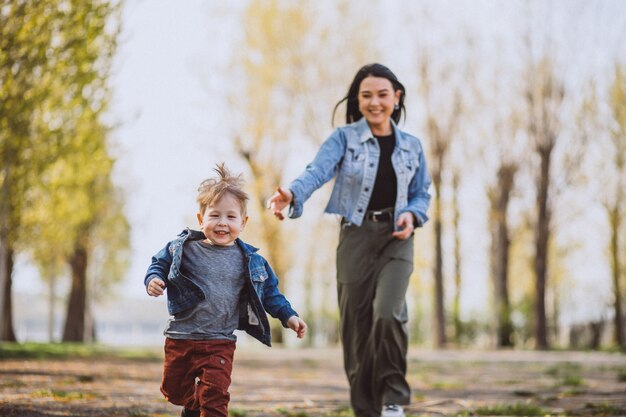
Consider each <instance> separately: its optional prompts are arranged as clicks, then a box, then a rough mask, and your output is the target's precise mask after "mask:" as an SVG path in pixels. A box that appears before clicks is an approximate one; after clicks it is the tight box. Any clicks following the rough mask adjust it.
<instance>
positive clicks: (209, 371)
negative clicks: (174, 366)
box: [196, 340, 235, 417]
mask: <svg viewBox="0 0 626 417" xmlns="http://www.w3.org/2000/svg"><path fill="white" fill-rule="evenodd" d="M234 353H235V342H234V341H231V340H206V341H203V342H201V344H199V345H198V349H197V355H196V363H197V366H199V367H200V369H201V373H200V375H199V377H200V381H199V383H198V387H197V392H196V396H197V399H198V401H199V404H200V411H201V413H200V415H201V417H227V416H228V402H229V401H230V393H229V392H228V388H229V387H230V382H231V374H232V371H233V357H234Z"/></svg>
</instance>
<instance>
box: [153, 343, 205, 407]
mask: <svg viewBox="0 0 626 417" xmlns="http://www.w3.org/2000/svg"><path fill="white" fill-rule="evenodd" d="M193 351H194V347H193V341H191V340H175V339H170V338H167V339H165V358H164V365H163V381H162V383H161V392H162V393H163V395H164V396H165V399H166V400H167V401H169V402H171V403H172V404H175V405H181V406H183V407H185V408H187V409H189V410H196V409H198V407H199V405H198V402H197V400H196V396H195V390H196V374H197V368H196V367H195V366H194V361H193Z"/></svg>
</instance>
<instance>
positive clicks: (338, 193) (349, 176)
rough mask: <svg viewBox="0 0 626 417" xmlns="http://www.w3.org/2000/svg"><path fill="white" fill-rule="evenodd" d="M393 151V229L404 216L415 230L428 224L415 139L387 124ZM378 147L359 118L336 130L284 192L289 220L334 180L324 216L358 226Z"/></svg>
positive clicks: (426, 182) (426, 181)
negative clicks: (409, 217)
mask: <svg viewBox="0 0 626 417" xmlns="http://www.w3.org/2000/svg"><path fill="white" fill-rule="evenodd" d="M391 123H392V125H393V131H394V134H395V139H396V146H395V148H394V150H393V153H392V154H391V164H392V165H393V168H394V170H395V172H396V178H397V182H398V190H397V197H396V204H395V207H394V224H395V222H396V221H397V220H398V216H399V215H400V214H401V213H404V212H407V211H409V212H411V213H413V214H414V215H415V219H416V220H417V223H416V225H415V226H418V227H420V226H423V225H424V223H426V221H427V220H428V216H427V215H426V211H427V210H428V205H429V203H430V194H429V193H428V188H429V187H430V182H431V181H430V176H429V175H428V169H427V167H426V158H425V157H424V150H423V148H422V144H421V143H420V141H419V139H417V138H416V137H414V136H411V135H409V134H407V133H405V132H403V131H401V130H400V129H398V128H397V126H396V125H395V123H394V122H393V120H392V121H391ZM379 157H380V147H379V146H378V142H377V141H376V139H375V138H374V135H372V132H371V131H370V128H369V125H368V124H367V121H366V119H365V118H362V119H360V120H359V121H357V122H354V123H351V124H349V125H346V126H342V127H340V128H338V129H335V131H334V132H333V133H332V134H331V135H330V137H329V138H328V139H326V141H325V142H324V143H323V144H322V146H321V147H320V149H319V151H318V153H317V155H316V156H315V159H314V160H313V162H311V163H310V164H309V165H307V167H306V170H305V171H304V172H303V173H302V174H301V175H300V176H299V177H298V178H296V179H295V180H294V181H293V182H292V183H291V184H290V185H289V189H290V190H291V192H292V193H293V201H292V203H291V206H290V208H289V217H291V218H296V217H299V216H300V215H302V210H303V207H302V205H303V203H304V202H305V201H306V200H307V199H308V198H309V197H310V196H311V194H313V192H314V191H315V190H317V189H318V188H319V187H321V186H322V185H324V184H325V183H326V182H328V181H329V180H330V179H332V178H333V177H335V175H336V176H337V179H336V180H335V185H334V187H333V191H332V194H331V196H330V201H329V202H328V206H327V207H326V210H325V211H326V213H334V214H339V215H341V216H343V217H344V218H345V219H346V220H347V221H348V222H350V223H352V224H355V225H357V226H360V225H361V223H362V222H363V217H364V216H365V211H366V210H367V205H368V203H369V201H370V197H371V195H372V190H373V189H374V182H375V180H376V172H377V171H378V159H379Z"/></svg>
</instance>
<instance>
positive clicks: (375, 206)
mask: <svg viewBox="0 0 626 417" xmlns="http://www.w3.org/2000/svg"><path fill="white" fill-rule="evenodd" d="M375 138H376V140H377V141H378V146H379V147H380V158H379V159H378V171H377V172H376V181H375V182H374V190H372V197H371V198H370V202H369V205H368V206H367V209H368V210H381V209H384V208H387V207H394V206H395V205H396V193H397V189H398V181H397V179H396V172H395V171H394V170H393V165H391V154H392V152H393V148H394V147H395V146H396V137H395V136H394V134H393V133H392V134H391V135H388V136H375Z"/></svg>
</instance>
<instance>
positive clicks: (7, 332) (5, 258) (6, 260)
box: [0, 243, 17, 342]
mask: <svg viewBox="0 0 626 417" xmlns="http://www.w3.org/2000/svg"><path fill="white" fill-rule="evenodd" d="M5 245H6V243H5ZM5 245H0V246H2V250H1V251H0V255H1V256H2V261H0V264H2V265H3V268H2V272H0V274H2V275H4V285H2V291H1V294H2V299H1V302H2V317H0V323H1V325H0V329H1V330H2V333H0V341H5V342H15V341H17V339H16V338H15V331H14V330H13V291H12V290H11V288H12V286H13V278H12V275H13V256H14V252H13V249H12V248H10V247H8V245H6V246H5Z"/></svg>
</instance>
